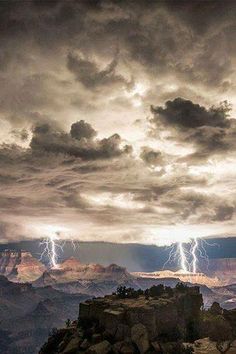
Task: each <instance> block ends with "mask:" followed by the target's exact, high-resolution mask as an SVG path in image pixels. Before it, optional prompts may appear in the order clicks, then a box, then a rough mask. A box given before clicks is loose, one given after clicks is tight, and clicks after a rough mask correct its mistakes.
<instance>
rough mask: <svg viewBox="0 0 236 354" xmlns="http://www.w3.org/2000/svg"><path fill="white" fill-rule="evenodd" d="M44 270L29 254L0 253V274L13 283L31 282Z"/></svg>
mask: <svg viewBox="0 0 236 354" xmlns="http://www.w3.org/2000/svg"><path fill="white" fill-rule="evenodd" d="M45 270H46V268H45V266H44V265H43V264H42V263H41V262H39V261H38V260H37V259H36V258H34V257H33V256H32V255H31V253H30V252H26V251H12V250H5V251H3V252H1V253H0V274H2V275H4V276H6V277H7V278H8V279H10V280H11V281H15V282H32V281H34V280H36V279H37V278H39V277H40V276H41V275H42V274H43V272H44V271H45Z"/></svg>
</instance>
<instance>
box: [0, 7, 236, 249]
mask: <svg viewBox="0 0 236 354" xmlns="http://www.w3.org/2000/svg"><path fill="white" fill-rule="evenodd" d="M235 15H236V2H235V1H197V0H196V1H189V0H188V1H185V0H183V1H174V0H169V1H158V0H157V1H141V0H140V1H138V0H136V1H131V0H130V1H118V0H113V1H99V0H87V1H60V0H59V1H56V0H55V1H39V0H37V1H33V0H32V1H1V2H0V143H1V145H0V237H1V240H0V242H2V243H6V242H13V241H17V240H24V239H39V238H41V237H44V236H48V235H51V234H56V235H57V236H58V237H59V238H73V239H76V240H81V241H107V242H119V243H143V244H154V245H158V246H164V245H170V244H171V243H172V242H176V241H188V240H190V239H191V238H194V237H233V236H235V235H236V230H235V219H236V214H235V205H236V188H235V187H236V169H235V164H236V139H235V138H236V120H235V117H236V91H235V85H236V74H235V70H234V68H235V62H236V44H235V35H236V20H235V18H236V16H235Z"/></svg>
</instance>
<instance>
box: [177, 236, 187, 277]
mask: <svg viewBox="0 0 236 354" xmlns="http://www.w3.org/2000/svg"><path fill="white" fill-rule="evenodd" d="M178 249H179V257H180V264H181V269H183V270H184V271H185V272H186V273H187V272H188V271H189V270H188V260H187V255H186V250H185V248H184V246H183V243H182V242H179V244H178Z"/></svg>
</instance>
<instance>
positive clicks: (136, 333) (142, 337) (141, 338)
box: [131, 323, 150, 354]
mask: <svg viewBox="0 0 236 354" xmlns="http://www.w3.org/2000/svg"><path fill="white" fill-rule="evenodd" d="M131 339H132V341H133V342H134V343H135V344H136V345H137V347H138V349H139V351H140V353H141V354H143V353H146V352H147V350H148V349H149V346H150V345H149V339H148V331H147V329H146V327H145V326H144V325H143V324H141V323H139V324H136V325H134V326H133V327H132V328H131Z"/></svg>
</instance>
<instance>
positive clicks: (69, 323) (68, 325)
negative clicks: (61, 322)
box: [66, 318, 71, 328]
mask: <svg viewBox="0 0 236 354" xmlns="http://www.w3.org/2000/svg"><path fill="white" fill-rule="evenodd" d="M70 325H71V320H70V319H69V318H68V319H67V320H66V327H67V328H68V327H70Z"/></svg>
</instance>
